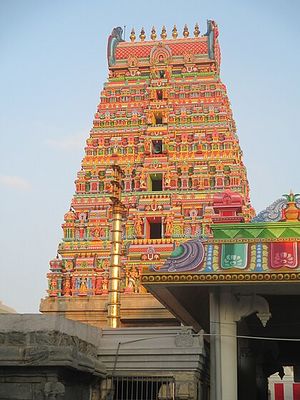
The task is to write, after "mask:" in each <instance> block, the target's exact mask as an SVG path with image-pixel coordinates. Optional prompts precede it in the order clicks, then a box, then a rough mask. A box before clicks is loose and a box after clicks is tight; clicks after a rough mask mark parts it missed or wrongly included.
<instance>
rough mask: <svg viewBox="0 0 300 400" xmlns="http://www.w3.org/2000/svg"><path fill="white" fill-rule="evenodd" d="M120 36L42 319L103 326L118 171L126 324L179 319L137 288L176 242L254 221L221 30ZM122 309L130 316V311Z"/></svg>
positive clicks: (211, 26) (111, 52)
mask: <svg viewBox="0 0 300 400" xmlns="http://www.w3.org/2000/svg"><path fill="white" fill-rule="evenodd" d="M122 33H123V32H122V29H121V28H115V29H114V30H113V31H112V34H111V35H110V36H109V39H108V48H107V57H108V68H109V77H108V80H107V82H106V83H105V84H104V88H103V90H102V91H101V99H100V104H99V105H98V108H97V112H96V114H95V118H94V121H93V128H92V129H91V132H90V136H89V138H88V139H87V145H86V148H85V157H84V159H83V161H82V166H81V170H80V171H79V172H78V176H77V179H76V193H75V195H74V197H73V200H72V203H71V208H70V210H69V211H68V212H67V213H66V214H65V218H64V223H63V225H62V228H63V233H64V237H63V240H62V242H61V243H60V245H59V248H58V254H59V255H58V257H57V258H56V259H54V260H52V261H51V262H50V272H49V273H48V281H49V287H48V297H47V298H46V299H44V300H42V303H41V311H42V312H60V313H64V314H65V315H66V316H67V317H69V318H73V319H78V320H81V321H83V322H88V323H91V324H94V325H98V326H103V325H105V324H106V307H107V294H108V279H109V268H110V248H111V237H110V229H111V220H112V215H111V201H110V196H111V193H110V191H111V187H112V184H111V181H112V179H113V177H112V174H113V169H112V165H113V164H117V165H118V166H120V167H121V168H122V170H123V176H122V182H121V183H122V202H123V204H124V205H125V207H126V209H127V213H126V214H127V215H126V217H124V230H123V253H122V264H123V267H122V307H123V308H122V307H121V313H122V315H121V322H122V324H123V326H130V325H134V324H139V325H141V324H159V323H161V322H163V323H164V324H166V323H172V324H173V323H175V319H174V318H173V317H172V316H171V314H170V313H169V312H167V311H166V310H165V309H164V308H163V307H162V306H161V305H160V304H159V303H158V301H157V300H155V299H154V298H153V297H152V296H151V295H150V294H149V293H146V291H145V289H144V288H143V287H142V286H141V285H140V281H141V272H142V270H143V268H145V267H146V268H148V269H150V270H151V269H153V270H157V269H159V268H160V267H161V266H162V265H163V264H164V262H165V260H166V258H168V256H169V255H170V254H171V253H172V251H173V250H174V248H175V246H177V245H178V244H180V243H181V242H183V241H186V240H187V239H189V238H191V239H192V238H196V237H199V236H201V235H202V236H210V234H211V232H210V224H211V223H212V222H217V221H221V222H231V223H232V222H240V221H245V222H248V221H249V220H250V219H251V217H252V216H253V209H252V207H251V205H250V201H249V186H248V181H247V177H246V169H245V167H244V164H243V161H242V151H241V149H240V146H239V142H238V138H237V135H236V127H235V122H234V120H233V117H232V111H231V109H230V103H229V100H228V96H227V93H226V87H225V85H224V84H223V83H222V82H221V79H220V61H221V55H220V47H219V43H218V27H217V25H216V23H215V22H214V21H208V24H207V32H206V33H205V34H204V35H201V34H200V30H199V26H198V24H196V26H195V28H194V32H193V37H191V36H190V32H189V29H188V27H187V26H185V27H184V29H183V37H179V34H178V31H177V28H176V26H174V28H173V30H172V37H171V38H168V37H167V32H166V29H165V27H163V28H162V31H161V33H160V35H159V36H160V37H158V34H157V32H156V30H155V28H153V29H152V31H151V35H150V38H149V39H147V38H146V34H145V31H144V29H142V30H141V32H140V35H139V39H140V40H138V41H136V34H135V31H134V30H132V31H131V34H130V41H129V42H127V41H124V40H123V38H122ZM122 310H123V311H122Z"/></svg>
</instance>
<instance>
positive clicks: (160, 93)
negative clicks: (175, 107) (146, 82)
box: [156, 89, 163, 100]
mask: <svg viewBox="0 0 300 400" xmlns="http://www.w3.org/2000/svg"><path fill="white" fill-rule="evenodd" d="M156 98H157V100H162V99H163V92H162V90H161V89H159V90H157V91H156Z"/></svg>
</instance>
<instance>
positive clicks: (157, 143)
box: [152, 140, 163, 154]
mask: <svg viewBox="0 0 300 400" xmlns="http://www.w3.org/2000/svg"><path fill="white" fill-rule="evenodd" d="M162 150H163V147H162V140H152V154H162Z"/></svg>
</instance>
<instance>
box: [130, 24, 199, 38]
mask: <svg viewBox="0 0 300 400" xmlns="http://www.w3.org/2000/svg"><path fill="white" fill-rule="evenodd" d="M182 34H183V37H185V38H187V37H189V36H190V32H189V28H188V27H187V25H186V24H185V25H184V28H183V32H182ZM199 35H200V29H199V25H198V23H196V25H195V28H194V36H195V37H196V38H197V37H199ZM160 37H161V38H162V39H166V38H167V30H166V27H165V26H163V27H162V30H161V34H160ZM177 37H178V30H177V27H176V25H174V28H173V29H172V38H173V39H176V38H177ZM139 38H140V39H141V41H142V42H143V41H144V40H145V39H146V33H145V29H144V28H142V29H141V33H140V35H139ZM150 38H151V39H152V40H156V38H157V34H156V29H155V27H154V26H153V27H152V29H151V35H150ZM135 39H136V35H135V30H134V28H132V30H131V33H130V40H131V41H132V42H134V41H135Z"/></svg>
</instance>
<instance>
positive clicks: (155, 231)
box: [149, 221, 162, 239]
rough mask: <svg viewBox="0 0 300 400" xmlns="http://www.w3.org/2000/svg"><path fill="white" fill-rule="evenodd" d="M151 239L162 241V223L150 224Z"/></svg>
mask: <svg viewBox="0 0 300 400" xmlns="http://www.w3.org/2000/svg"><path fill="white" fill-rule="evenodd" d="M149 226H150V239H161V237H162V236H161V228H162V226H161V221H160V222H150V223H149Z"/></svg>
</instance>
